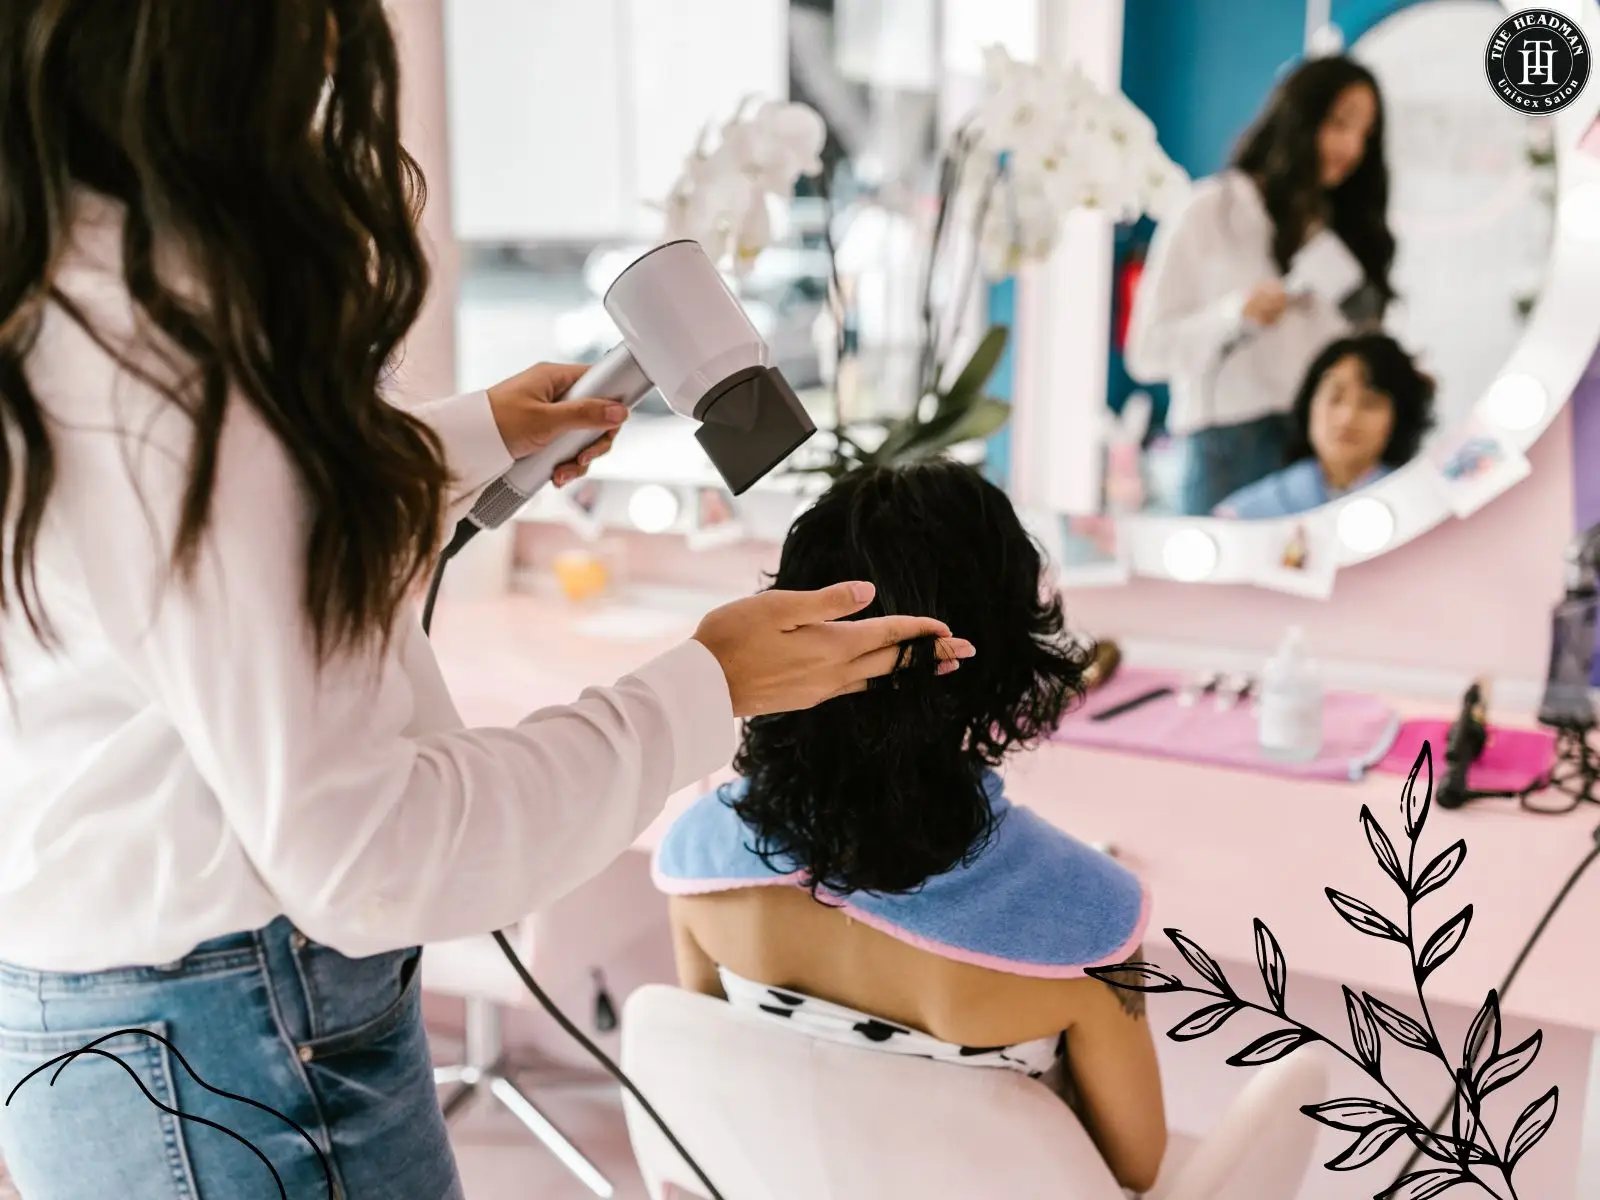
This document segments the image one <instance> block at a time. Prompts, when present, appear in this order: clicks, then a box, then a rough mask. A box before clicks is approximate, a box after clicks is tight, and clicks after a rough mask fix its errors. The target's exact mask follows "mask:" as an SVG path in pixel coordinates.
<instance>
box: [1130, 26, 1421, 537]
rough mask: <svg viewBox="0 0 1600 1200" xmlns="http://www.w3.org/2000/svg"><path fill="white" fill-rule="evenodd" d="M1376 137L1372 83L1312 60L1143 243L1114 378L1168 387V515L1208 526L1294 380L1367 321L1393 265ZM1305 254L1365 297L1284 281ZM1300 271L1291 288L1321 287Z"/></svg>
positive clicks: (1276, 444)
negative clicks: (1345, 276)
mask: <svg viewBox="0 0 1600 1200" xmlns="http://www.w3.org/2000/svg"><path fill="white" fill-rule="evenodd" d="M1382 132H1383V109H1382V103H1381V100H1380V97H1379V94H1378V88H1377V83H1376V81H1375V80H1374V79H1373V77H1372V75H1371V74H1370V73H1369V72H1368V71H1367V70H1366V69H1365V68H1364V67H1361V66H1359V65H1358V64H1356V63H1355V62H1353V61H1351V60H1350V59H1347V58H1342V57H1337V58H1318V59H1312V60H1311V61H1309V62H1307V63H1305V64H1303V65H1302V66H1300V67H1299V68H1298V69H1297V70H1296V71H1295V72H1294V73H1293V74H1291V75H1290V76H1289V77H1288V78H1287V79H1285V80H1284V81H1283V82H1282V83H1281V84H1280V85H1279V87H1278V88H1277V90H1276V91H1275V92H1274V93H1273V96H1272V99H1271V102H1270V103H1269V104H1268V106H1267V108H1266V110H1265V111H1264V112H1263V113H1262V114H1261V116H1260V117H1259V118H1258V119H1257V121H1256V123H1255V125H1254V126H1253V127H1252V128H1251V129H1250V131H1249V132H1248V133H1246V135H1245V136H1244V138H1243V139H1242V141H1241V142H1240V144H1239V148H1238V150H1237V151H1236V153H1235V155H1234V163H1233V166H1232V167H1231V168H1230V169H1228V170H1226V171H1224V172H1222V173H1221V174H1219V175H1216V176H1213V177H1212V178H1210V179H1207V180H1203V181H1201V182H1200V183H1198V184H1196V186H1195V188H1194V191H1193V194H1192V195H1191V197H1190V199H1189V201H1188V203H1187V205H1186V206H1185V207H1184V208H1183V209H1182V210H1181V211H1180V212H1178V213H1176V214H1175V215H1173V216H1171V217H1169V218H1167V219H1166V220H1164V221H1162V222H1161V224H1160V226H1159V227H1158V228H1157V230H1156V235H1155V239H1154V241H1153V243H1152V245H1151V248H1150V257H1149V260H1148V263H1147V265H1146V267H1145V272H1144V276H1143V278H1142V280H1141V281H1140V285H1139V291H1138V295H1137V298H1136V300H1135V303H1134V310H1133V316H1132V321H1131V323H1130V326H1129V330H1128V342H1127V365H1128V371H1129V373H1130V374H1131V375H1132V376H1133V377H1134V378H1135V379H1138V380H1141V381H1143V382H1146V383H1156V382H1162V381H1165V382H1167V383H1169V384H1170V386H1171V393H1172V402H1171V409H1170V412H1169V415H1168V426H1169V428H1170V430H1171V431H1172V433H1174V434H1176V435H1182V436H1183V437H1184V438H1185V444H1184V451H1183V482H1182V488H1181V497H1180V507H1181V509H1182V511H1183V512H1184V513H1186V514H1188V515H1191V516H1200V515H1204V514H1206V513H1209V512H1210V511H1211V510H1212V508H1213V507H1214V506H1215V505H1216V504H1217V503H1218V502H1220V501H1221V500H1222V499H1223V498H1224V497H1226V496H1228V495H1229V494H1230V493H1232V492H1234V491H1236V490H1237V489H1238V488H1241V487H1243V486H1244V485H1246V484H1248V483H1253V482H1255V481H1256V480H1257V479H1260V478H1262V477H1263V476H1265V475H1267V474H1269V473H1270V472H1271V471H1273V470H1275V469H1276V468H1277V467H1278V466H1280V465H1281V464H1282V462H1283V453H1284V446H1285V440H1286V431H1285V428H1284V417H1283V414H1284V412H1285V411H1286V410H1287V408H1288V406H1289V402H1290V399H1291V397H1293V395H1294V391H1295V388H1296V387H1297V386H1298V385H1299V383H1300V380H1301V377H1302V376H1303V375H1304V373H1305V369H1306V365H1307V364H1308V363H1309V362H1310V361H1311V360H1312V358H1313V357H1315V355H1316V353H1317V351H1318V350H1320V349H1321V348H1322V347H1323V346H1325V345H1326V344H1327V343H1328V342H1329V341H1330V340H1332V339H1333V338H1336V337H1339V336H1341V335H1343V334H1345V333H1347V332H1349V331H1350V329H1351V327H1352V324H1369V323H1376V322H1377V321H1378V320H1380V319H1381V317H1382V315H1383V312H1384V310H1385V308H1386V307H1387V304H1388V301H1389V300H1390V299H1391V297H1392V292H1391V291H1390V288H1389V266H1390V263H1391V262H1392V261H1393V258H1394V237H1393V235H1392V234H1391V233H1390V232H1389V228H1388V224H1387V221H1386V216H1385V211H1386V209H1387V205H1388V187H1389V185H1388V172H1387V169H1386V167H1385V165H1384V162H1383V154H1382ZM1319 236H1321V237H1332V236H1337V238H1338V239H1339V242H1341V243H1342V244H1343V245H1342V247H1340V246H1338V245H1337V244H1332V243H1321V244H1315V243H1316V240H1317V239H1318V238H1319ZM1314 244H1315V249H1316V252H1317V253H1316V255H1315V256H1314V257H1315V258H1316V259H1317V260H1318V261H1319V262H1326V261H1327V259H1328V258H1329V257H1330V254H1331V256H1332V257H1334V258H1335V259H1341V260H1344V261H1349V259H1350V258H1352V257H1353V259H1354V262H1355V263H1356V264H1359V274H1360V275H1362V276H1364V277H1365V283H1364V284H1360V285H1357V286H1356V287H1354V289H1353V292H1352V294H1349V295H1348V298H1347V299H1345V301H1344V302H1343V303H1337V302H1335V301H1333V300H1330V299H1329V298H1327V297H1326V296H1324V295H1322V294H1320V293H1319V290H1318V287H1317V281H1316V280H1315V279H1314V278H1311V279H1306V280H1304V281H1302V280H1301V279H1297V277H1296V267H1297V264H1296V258H1297V256H1298V255H1300V252H1301V251H1302V249H1307V250H1310V249H1312V248H1313V246H1314ZM1308 257H1310V256H1308ZM1304 263H1305V260H1302V262H1301V264H1300V266H1301V268H1302V269H1301V274H1302V275H1308V276H1315V275H1316V274H1326V272H1325V270H1320V269H1319V271H1316V272H1311V271H1306V270H1304Z"/></svg>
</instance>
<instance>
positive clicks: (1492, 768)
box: [1377, 720, 1556, 792]
mask: <svg viewBox="0 0 1600 1200" xmlns="http://www.w3.org/2000/svg"><path fill="white" fill-rule="evenodd" d="M1449 740H1450V722H1449V721H1434V720H1427V721H1423V720H1417V721H1407V722H1406V723H1405V724H1404V725H1402V726H1400V732H1399V734H1398V735H1397V736H1396V737H1395V739H1394V745H1393V746H1392V747H1391V748H1390V750H1389V753H1388V754H1386V755H1384V758H1383V761H1382V762H1380V763H1379V764H1378V766H1377V769H1378V770H1380V771H1384V772H1387V773H1389V774H1391V775H1409V774H1411V766H1412V764H1413V763H1415V762H1416V761H1417V755H1419V754H1421V753H1422V743H1423V742H1424V741H1427V742H1429V743H1430V744H1431V745H1432V747H1433V774H1434V778H1435V779H1438V778H1439V777H1440V776H1442V775H1443V774H1444V752H1445V746H1446V744H1447V743H1448V742H1449ZM1555 744H1556V735H1555V734H1554V733H1553V732H1551V731H1550V730H1548V729H1497V728H1496V727H1495V726H1493V725H1491V726H1489V740H1488V742H1487V743H1486V744H1485V745H1484V747H1483V757H1482V758H1480V759H1478V761H1477V762H1475V763H1473V764H1472V766H1471V767H1470V768H1468V770H1467V786H1468V787H1469V788H1471V789H1472V790H1474V791H1481V792H1520V791H1522V790H1524V789H1525V788H1529V787H1532V786H1533V783H1534V781H1535V780H1537V779H1538V778H1539V777H1540V776H1542V775H1543V774H1544V773H1545V772H1546V771H1548V770H1549V769H1550V766H1551V763H1552V760H1553V759H1554V758H1555Z"/></svg>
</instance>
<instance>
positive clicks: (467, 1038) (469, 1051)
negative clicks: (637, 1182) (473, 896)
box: [422, 920, 615, 1200]
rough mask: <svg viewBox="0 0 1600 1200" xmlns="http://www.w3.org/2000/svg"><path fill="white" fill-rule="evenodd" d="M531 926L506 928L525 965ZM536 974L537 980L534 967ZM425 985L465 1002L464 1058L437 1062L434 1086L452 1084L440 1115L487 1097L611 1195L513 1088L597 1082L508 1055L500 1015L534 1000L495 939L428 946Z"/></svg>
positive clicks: (530, 963)
mask: <svg viewBox="0 0 1600 1200" xmlns="http://www.w3.org/2000/svg"><path fill="white" fill-rule="evenodd" d="M536 924H537V922H535V921H533V920H527V921H523V922H522V923H521V924H520V925H517V926H515V927H513V928H512V929H509V930H507V931H506V936H507V938H508V940H509V941H510V942H511V945H512V947H513V948H514V949H515V950H516V952H517V957H518V958H519V959H521V960H522V963H523V965H524V966H527V967H529V968H530V970H535V971H536V968H535V967H534V964H535V961H536V960H535V958H534V941H535V939H534V929H535V927H536ZM534 977H535V979H537V978H538V976H537V974H536V973H535V976H534ZM422 986H423V988H424V989H425V990H427V991H430V992H435V993H439V994H442V995H448V996H456V997H459V998H460V999H461V1000H463V1001H464V1002H465V1005H466V1020H465V1023H464V1029H463V1034H464V1036H463V1039H462V1042H463V1047H462V1056H461V1057H462V1060H461V1061H460V1062H459V1063H454V1064H451V1065H449V1066H441V1067H435V1068H434V1072H433V1081H434V1083H435V1084H437V1085H439V1086H440V1087H451V1088H453V1089H454V1090H453V1091H452V1092H451V1093H449V1094H447V1095H446V1096H445V1097H444V1098H443V1102H442V1107H443V1109H444V1116H445V1120H446V1121H450V1120H452V1119H453V1118H455V1117H456V1116H458V1115H459V1114H460V1112H461V1111H462V1110H463V1108H464V1107H465V1105H466V1104H467V1102H468V1101H470V1100H472V1099H473V1098H474V1097H477V1096H484V1097H487V1098H489V1099H492V1100H493V1101H495V1102H497V1103H499V1104H500V1105H502V1106H503V1107H504V1108H506V1109H507V1110H509V1111H510V1113H511V1114H512V1115H513V1116H514V1117H516V1118H517V1120H519V1121H520V1122H522V1124H523V1125H525V1126H526V1127H527V1129H528V1132H529V1133H531V1134H533V1136H534V1137H535V1138H537V1139H538V1140H539V1142H540V1143H542V1144H543V1145H544V1146H545V1147H546V1148H547V1149H548V1150H549V1151H550V1152H551V1153H552V1154H554V1155H555V1156H556V1158H557V1159H559V1160H560V1161H561V1163H562V1165H563V1166H565V1167H566V1168H567V1169H568V1170H569V1171H571V1172H572V1174H574V1175H575V1176H577V1177H578V1179H579V1180H580V1181H581V1182H582V1183H583V1184H584V1186H585V1187H587V1188H588V1189H589V1190H590V1191H591V1192H593V1193H594V1194H595V1195H597V1196H600V1197H604V1198H607V1200H609V1197H610V1196H612V1195H613V1194H615V1188H614V1187H613V1186H612V1183H611V1181H610V1180H609V1179H607V1178H606V1177H605V1175H604V1174H603V1173H602V1172H601V1171H600V1169H599V1168H598V1167H596V1166H595V1165H594V1163H592V1162H591V1161H590V1160H589V1159H588V1157H587V1156H585V1155H584V1153H583V1152H582V1151H581V1150H579V1149H578V1147H577V1146H575V1145H573V1143H572V1142H571V1141H570V1140H569V1139H568V1138H567V1137H566V1135H565V1134H563V1133H562V1132H561V1131H560V1130H559V1129H557V1128H556V1126H555V1125H554V1123H552V1122H551V1120H550V1119H549V1118H548V1117H547V1116H545V1114H544V1113H543V1112H541V1111H540V1110H539V1108H538V1106H537V1105H536V1104H535V1103H534V1102H533V1100H532V1099H530V1098H529V1096H528V1095H527V1093H526V1092H525V1091H524V1090H523V1089H522V1088H521V1087H519V1086H518V1083H517V1080H518V1079H523V1080H525V1081H527V1082H529V1083H531V1084H532V1085H533V1088H532V1090H535V1091H540V1092H543V1091H550V1090H558V1089H566V1088H571V1087H581V1088H589V1087H593V1086H594V1085H593V1084H592V1083H589V1082H588V1081H579V1082H577V1083H574V1082H573V1081H572V1080H571V1079H570V1078H569V1077H565V1076H562V1075H559V1074H547V1075H546V1076H545V1077H543V1078H541V1077H540V1076H539V1075H538V1074H537V1073H536V1072H537V1068H538V1064H534V1063H530V1062H525V1061H519V1060H517V1059H514V1058H513V1057H512V1056H511V1055H510V1054H509V1053H508V1051H507V1048H506V1044H505V1039H504V1033H503V1024H502V1018H503V1016H504V1014H505V1012H506V1011H507V1010H508V1009H516V1008H527V1007H529V1006H531V1005H533V1004H534V1000H533V998H532V997H531V996H530V995H529V994H528V992H527V990H526V988H525V987H524V986H523V983H522V981H521V979H520V978H518V976H517V974H516V972H515V970H513V968H512V966H511V964H510V963H509V962H507V961H506V957H505V952H504V951H503V950H501V949H500V946H499V944H498V943H497V942H496V941H495V940H494V939H493V938H492V937H479V938H467V939H463V940H461V941H453V942H438V943H434V944H431V945H429V946H427V947H425V948H424V950H423V954H422ZM603 1086H606V1089H607V1091H608V1092H609V1091H612V1090H614V1089H612V1088H611V1087H610V1086H609V1085H603Z"/></svg>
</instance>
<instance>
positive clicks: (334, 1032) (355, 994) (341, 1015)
mask: <svg viewBox="0 0 1600 1200" xmlns="http://www.w3.org/2000/svg"><path fill="white" fill-rule="evenodd" d="M317 951H321V952H322V953H323V954H334V953H335V952H334V951H331V950H327V949H326V948H325V947H316V946H308V947H307V948H306V952H310V953H312V954H315V953H316V952H317ZM340 957H341V958H342V956H340ZM421 957H422V951H421V950H420V949H412V950H405V951H400V952H397V953H393V954H384V955H377V956H375V957H374V958H371V959H361V960H352V959H343V963H345V964H350V965H352V966H356V967H358V968H359V969H358V970H355V971H352V972H351V973H350V975H349V977H348V978H346V979H343V980H339V979H337V978H336V975H337V972H334V971H330V970H327V969H326V968H327V967H328V966H329V964H328V963H327V962H324V963H322V964H321V966H322V968H323V969H320V970H317V971H316V972H315V974H316V976H317V977H318V978H319V981H320V987H319V988H318V991H317V993H316V1000H315V1003H316V1006H317V1009H318V1012H317V1013H316V1014H315V1016H314V1018H313V1029H315V1030H316V1033H315V1034H314V1036H312V1037H311V1038H310V1039H309V1040H307V1041H306V1042H304V1043H303V1045H302V1049H303V1051H304V1052H305V1053H306V1054H307V1056H308V1059H309V1060H310V1061H320V1060H323V1059H327V1058H332V1057H334V1056H335V1055H339V1054H348V1053H350V1052H352V1051H355V1050H363V1049H366V1048H368V1047H371V1046H374V1045H376V1044H377V1043H380V1042H382V1041H383V1040H384V1039H386V1038H387V1037H388V1036H389V1035H390V1034H392V1033H393V1032H394V1031H395V1030H396V1029H398V1028H400V1027H401V1026H402V1025H404V1024H405V1023H406V1021H407V1020H408V1019H409V1018H410V1017H411V1015H412V1011H413V1009H414V1008H415V1007H416V1006H417V1005H418V1004H419V1003H420V989H421V972H420V971H418V970H417V965H418V963H419V961H420V959H421ZM380 960H382V961H380ZM374 997H377V998H378V999H377V1001H376V1003H374V999H373V998H374Z"/></svg>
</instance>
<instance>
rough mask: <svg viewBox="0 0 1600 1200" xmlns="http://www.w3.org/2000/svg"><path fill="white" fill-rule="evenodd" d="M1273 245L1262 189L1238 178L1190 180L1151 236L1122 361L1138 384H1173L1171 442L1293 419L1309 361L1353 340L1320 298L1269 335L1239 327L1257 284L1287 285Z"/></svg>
mask: <svg viewBox="0 0 1600 1200" xmlns="http://www.w3.org/2000/svg"><path fill="white" fill-rule="evenodd" d="M1272 237H1273V229H1272V218H1271V217H1270V216H1269V215H1268V213H1267V210H1266V206H1265V204H1264V203H1263V202H1262V199H1261V192H1260V190H1259V189H1258V188H1257V187H1256V186H1255V184H1254V183H1253V182H1252V181H1251V180H1250V179H1249V177H1248V176H1246V175H1245V174H1243V173H1242V172H1240V171H1236V170H1227V171H1224V172H1222V173H1221V174H1218V175H1213V176H1211V177H1210V178H1207V179H1202V180H1200V181H1199V182H1197V183H1196V184H1195V186H1194V189H1193V191H1192V192H1191V193H1190V196H1189V199H1188V201H1187V203H1186V204H1185V205H1184V207H1183V208H1181V209H1180V210H1179V211H1178V212H1176V213H1174V214H1173V215H1172V216H1170V217H1168V218H1167V219H1165V220H1164V221H1162V222H1161V223H1160V224H1159V225H1157V226H1156V233H1155V237H1154V239H1152V241H1151V243H1150V253H1149V257H1148V258H1147V259H1146V260H1145V267H1144V272H1143V274H1142V275H1141V276H1140V278H1139V288H1138V292H1137V293H1136V295H1135V298H1134V305H1133V312H1132V313H1131V314H1130V319H1129V322H1128V337H1127V343H1126V345H1125V347H1124V351H1123V353H1124V361H1125V364H1126V366H1127V369H1128V374H1129V375H1130V376H1132V377H1133V378H1134V379H1135V380H1138V381H1139V382H1141V383H1147V384H1151V383H1165V384H1167V385H1168V390H1169V392H1170V394H1171V404H1170V407H1169V408H1168V412H1167V427H1168V429H1169V430H1171V432H1172V433H1174V434H1186V433H1193V432H1195V431H1196V430H1200V429H1210V428H1213V427H1215V426H1218V425H1236V424H1239V423H1241V422H1244V421H1253V420H1255V419H1256V418H1258V417H1264V416H1266V415H1267V414H1269V413H1282V412H1288V411H1289V409H1290V407H1291V406H1292V405H1293V403H1294V396H1295V392H1296V391H1297V390H1298V389H1299V387H1300V383H1301V379H1302V377H1303V376H1304V375H1305V372H1306V369H1307V368H1308V367H1309V366H1310V365H1311V362H1312V360H1313V359H1315V358H1316V356H1317V354H1318V353H1319V352H1320V351H1321V350H1322V348H1323V347H1324V346H1326V345H1327V344H1328V343H1329V342H1331V341H1333V340H1334V339H1335V338H1339V337H1342V336H1344V335H1345V334H1347V333H1348V332H1350V328H1351V326H1350V323H1349V321H1347V320H1346V319H1345V317H1344V315H1343V314H1342V313H1341V312H1340V311H1339V310H1338V309H1337V308H1335V307H1334V306H1332V305H1330V304H1328V303H1327V302H1326V301H1324V300H1322V299H1320V298H1317V297H1315V296H1308V297H1305V298H1303V299H1299V300H1297V301H1296V302H1295V303H1293V304H1291V305H1290V306H1289V308H1288V309H1287V310H1286V311H1285V312H1284V314H1283V315H1282V316H1281V317H1280V318H1279V319H1278V320H1277V321H1276V322H1275V323H1274V324H1272V325H1270V326H1267V327H1266V328H1260V327H1258V326H1256V325H1255V324H1254V323H1252V322H1250V321H1248V320H1247V319H1246V318H1245V317H1244V305H1245V301H1246V300H1247V299H1248V298H1249V296H1250V293H1251V292H1252V291H1253V290H1254V289H1255V287H1256V285H1257V284H1260V283H1264V282H1266V281H1267V280H1270V279H1281V278H1282V274H1283V273H1282V272H1281V271H1280V270H1279V269H1278V265H1277V263H1276V261H1274V259H1273V257H1272Z"/></svg>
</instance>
